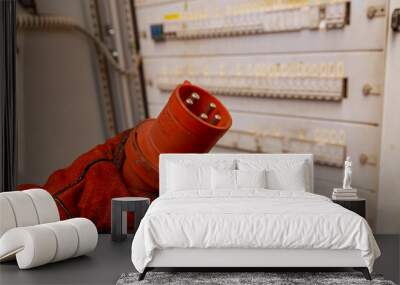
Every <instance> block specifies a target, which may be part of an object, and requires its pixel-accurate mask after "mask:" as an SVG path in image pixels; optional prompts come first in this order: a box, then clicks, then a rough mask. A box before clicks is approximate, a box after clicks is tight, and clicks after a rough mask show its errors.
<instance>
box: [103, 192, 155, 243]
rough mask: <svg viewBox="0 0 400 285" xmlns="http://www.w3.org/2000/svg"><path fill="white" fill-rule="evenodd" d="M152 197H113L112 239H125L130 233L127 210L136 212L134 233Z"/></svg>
mask: <svg viewBox="0 0 400 285" xmlns="http://www.w3.org/2000/svg"><path fill="white" fill-rule="evenodd" d="M149 205H150V199H148V198H143V197H121V198H113V199H111V239H112V240H113V241H123V240H125V239H126V235H127V233H128V229H127V212H133V213H134V214H135V225H134V233H136V230H137V228H138V227H139V224H140V221H141V220H142V218H143V217H144V214H146V211H147V209H148V207H149Z"/></svg>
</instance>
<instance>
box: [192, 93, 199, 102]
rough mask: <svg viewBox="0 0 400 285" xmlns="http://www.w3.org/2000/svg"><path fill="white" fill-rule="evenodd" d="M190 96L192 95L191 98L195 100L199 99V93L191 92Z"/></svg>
mask: <svg viewBox="0 0 400 285" xmlns="http://www.w3.org/2000/svg"><path fill="white" fill-rule="evenodd" d="M190 97H192V99H193V100H195V101H199V100H200V95H199V94H197V93H196V92H193V93H192V95H191V96H190Z"/></svg>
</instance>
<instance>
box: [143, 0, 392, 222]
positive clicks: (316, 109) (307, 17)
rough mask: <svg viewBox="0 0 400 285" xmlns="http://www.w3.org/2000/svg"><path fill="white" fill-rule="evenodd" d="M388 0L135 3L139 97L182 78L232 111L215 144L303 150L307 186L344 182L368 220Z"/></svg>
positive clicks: (328, 187)
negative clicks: (142, 89)
mask: <svg viewBox="0 0 400 285" xmlns="http://www.w3.org/2000/svg"><path fill="white" fill-rule="evenodd" d="M388 3H389V1H386V0H365V1H360V0H352V1H348V0H347V1H345V0H218V1H212V2H210V1H200V0H192V1H161V0H158V1H157V0H147V1H146V0H140V1H136V4H135V5H136V14H137V21H138V32H139V37H140V46H141V54H142V56H143V66H144V78H145V84H146V94H147V104H148V109H149V113H150V115H151V116H156V115H157V114H158V113H159V111H160V110H161V108H162V107H163V105H164V104H165V102H166V100H167V99H168V94H169V93H170V92H171V90H172V89H173V88H174V87H175V86H176V85H177V84H179V83H181V82H183V80H189V81H191V82H192V83H194V84H198V85H200V86H202V87H204V88H205V89H207V90H209V91H211V92H212V93H213V94H215V95H217V96H218V97H219V98H220V99H221V100H222V102H223V103H224V104H225V106H226V107H227V108H228V110H229V111H230V112H231V114H232V118H233V126H232V128H231V130H230V131H229V132H228V133H227V134H226V135H225V136H224V137H223V138H222V139H221V140H220V141H219V142H218V145H217V146H216V147H215V148H214V150H213V151H215V152H264V153H312V154H314V160H315V187H314V189H315V192H316V193H319V194H323V195H326V196H330V195H331V193H332V189H333V188H334V187H340V186H341V184H342V177H343V176H342V175H343V163H344V160H345V159H346V156H351V158H352V160H353V182H352V185H353V187H355V188H357V189H358V190H359V195H360V196H361V197H363V198H366V199H367V204H368V207H367V217H368V220H369V222H370V224H371V226H372V227H374V223H375V219H376V212H375V210H376V204H377V193H378V188H379V158H380V152H381V147H380V142H381V131H382V115H383V108H382V106H383V98H384V89H383V87H384V84H385V72H384V71H385V44H386V40H385V39H386V35H387V22H388V15H387V9H388Z"/></svg>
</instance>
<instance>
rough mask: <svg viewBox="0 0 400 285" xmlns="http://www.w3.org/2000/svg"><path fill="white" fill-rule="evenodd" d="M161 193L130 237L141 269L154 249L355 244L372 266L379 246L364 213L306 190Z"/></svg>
mask: <svg viewBox="0 0 400 285" xmlns="http://www.w3.org/2000/svg"><path fill="white" fill-rule="evenodd" d="M218 194H219V196H218V197H216V196H215V193H210V194H209V195H207V193H204V192H202V194H201V195H199V192H198V191H185V194H184V196H182V193H179V195H178V194H174V193H173V192H172V193H171V194H166V195H163V196H162V197H160V198H158V199H156V200H155V201H154V202H153V203H152V204H151V206H150V208H149V210H148V211H147V213H146V215H145V217H144V218H143V220H142V222H141V223H140V226H139V229H138V230H137V232H136V235H135V237H134V240H133V243H132V262H133V264H134V266H135V267H136V269H137V270H138V271H139V272H143V270H144V268H145V267H146V265H147V264H148V263H149V262H150V261H151V260H152V257H153V252H154V250H155V249H165V248H274V249H279V248H293V249H296V248H301V249H358V250H360V251H361V255H362V257H363V259H364V260H365V264H366V266H367V267H368V268H369V270H370V271H372V267H373V263H374V260H375V259H376V258H377V257H379V255H380V251H379V248H378V246H377V244H376V242H375V239H374V237H373V235H372V232H371V229H370V227H369V225H368V223H367V222H366V220H365V219H363V218H362V217H360V216H359V215H357V214H355V213H353V212H351V211H349V210H346V209H344V208H342V207H341V206H339V205H337V204H335V203H333V202H332V201H330V199H328V198H326V197H323V196H320V195H315V194H311V193H307V192H299V191H276V190H265V189H264V190H259V189H248V190H247V191H246V190H240V191H229V190H226V191H225V192H224V191H221V192H219V193H218Z"/></svg>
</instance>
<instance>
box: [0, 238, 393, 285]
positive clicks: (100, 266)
mask: <svg viewBox="0 0 400 285" xmlns="http://www.w3.org/2000/svg"><path fill="white" fill-rule="evenodd" d="M376 240H377V242H378V244H379V247H380V248H381V251H382V256H381V257H380V258H379V259H378V260H377V261H376V263H375V270H374V271H375V272H376V273H381V274H383V275H384V276H385V278H386V279H389V280H392V281H394V282H395V283H399V279H400V276H399V275H400V262H399V260H400V236H399V235H378V236H376ZM131 241H132V239H131V238H130V239H128V240H126V241H124V242H121V243H114V242H112V241H111V239H110V236H109V235H100V238H99V244H98V246H97V249H96V250H95V251H94V252H93V253H91V254H89V255H88V256H82V257H78V258H75V259H70V260H66V261H62V262H58V263H54V264H49V265H45V266H42V267H38V268H35V269H30V270H19V269H18V267H17V265H16V263H15V262H9V263H4V264H1V265H0V284H1V285H6V284H115V282H116V281H117V280H118V278H119V276H120V275H121V274H122V273H124V272H130V271H134V268H133V265H132V263H131V261H130V245H131Z"/></svg>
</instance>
